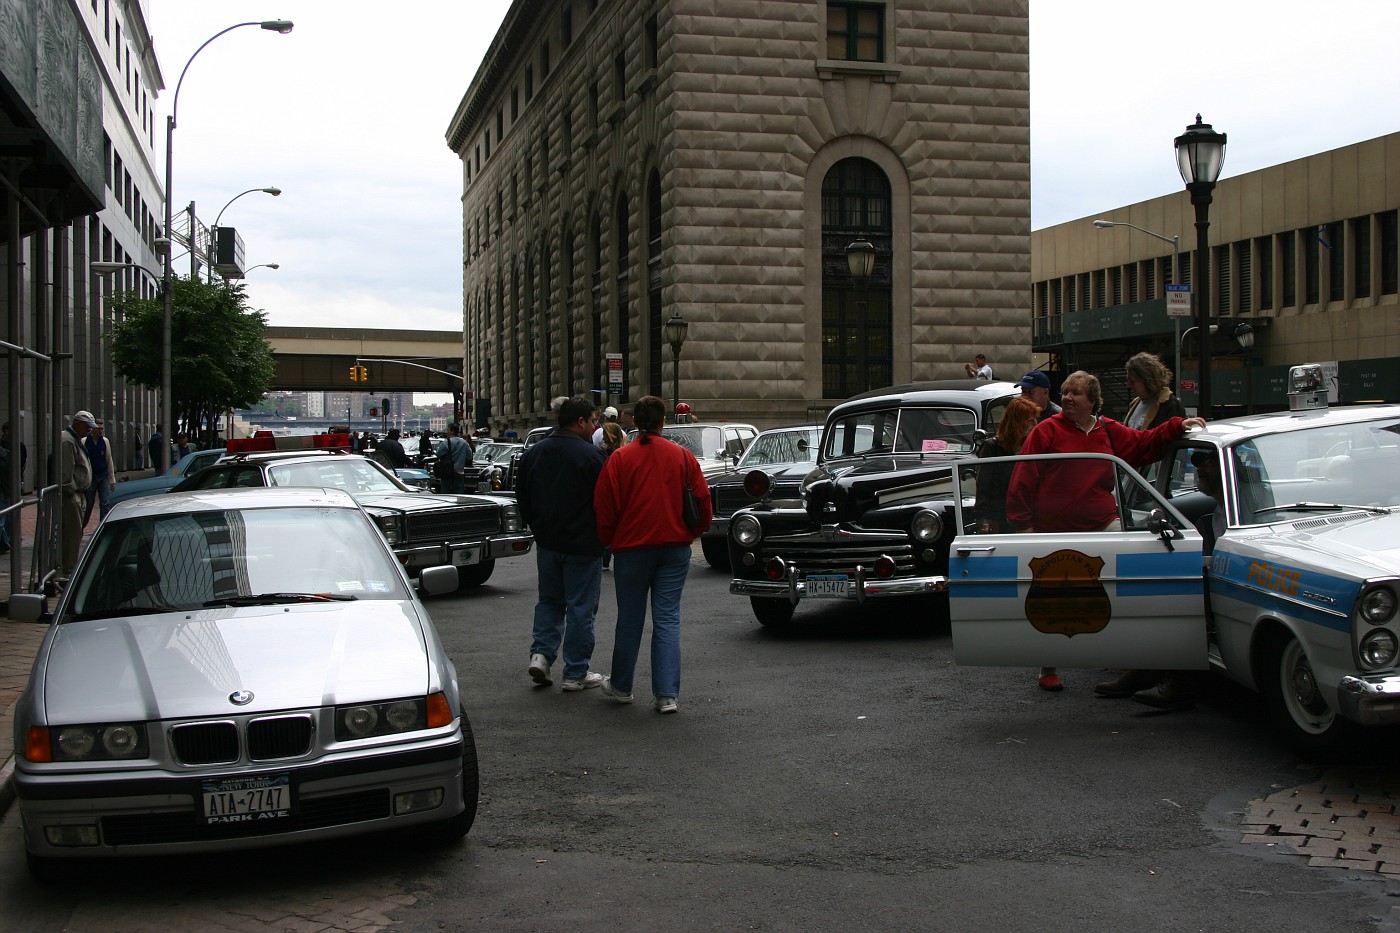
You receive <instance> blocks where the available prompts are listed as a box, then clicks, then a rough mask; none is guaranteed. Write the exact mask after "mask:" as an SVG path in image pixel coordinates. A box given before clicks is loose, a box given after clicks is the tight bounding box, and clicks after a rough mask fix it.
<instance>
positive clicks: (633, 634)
mask: <svg viewBox="0 0 1400 933" xmlns="http://www.w3.org/2000/svg"><path fill="white" fill-rule="evenodd" d="M633 415H634V418H635V421H636V425H637V428H638V434H637V439H636V441H634V442H633V443H630V444H627V445H626V446H624V447H622V448H620V449H618V450H616V451H614V452H613V454H612V455H611V456H610V457H608V460H607V463H605V464H604V465H603V473H602V475H601V476H600V477H598V488H597V491H596V492H595V493H594V496H593V507H594V509H595V510H596V511H597V513H598V538H599V540H601V541H602V543H603V544H604V545H605V546H608V547H611V548H612V553H613V585H614V587H615V588H616V592H617V633H616V636H615V638H614V639H613V657H612V672H611V674H609V675H608V677H606V678H604V679H603V684H602V692H603V694H604V695H605V696H608V697H611V698H612V699H614V700H616V701H617V702H619V703H631V702H632V681H633V678H634V675H635V672H636V667H637V655H638V653H639V652H640V650H641V646H642V630H643V629H644V628H646V619H647V601H648V599H650V602H651V692H652V695H653V696H654V697H655V700H654V706H655V707H656V711H657V712H658V713H674V712H676V711H677V709H678V708H679V706H678V703H677V700H678V698H679V697H680V692H681V593H682V592H683V591H684V589H685V578H686V574H687V573H688V572H689V571H690V561H691V556H692V555H691V545H692V544H693V543H694V541H695V539H696V538H697V537H699V536H700V534H701V533H702V532H703V531H704V530H705V529H706V528H709V527H710V521H711V519H712V517H713V512H712V508H711V505H710V487H709V485H708V484H707V483H706V482H705V475H704V474H703V473H702V472H701V471H700V464H699V463H697V462H696V460H695V457H694V455H693V454H691V453H690V451H688V450H686V449H685V448H684V447H681V446H680V445H678V444H674V443H672V442H671V441H669V440H667V439H666V438H665V437H664V436H662V430H661V429H662V422H663V420H664V419H665V416H666V403H665V402H663V401H662V400H661V399H659V398H657V397H656V396H654V395H648V396H646V397H645V398H643V399H642V400H641V401H639V402H637V405H636V407H635V409H634V410H633ZM685 493H688V494H689V495H691V496H693V497H694V498H695V500H696V502H695V504H696V506H697V508H698V511H699V514H700V524H699V526H698V527H695V528H691V527H690V526H688V525H687V524H686V522H685V520H684V518H683V517H682V511H681V496H682V494H685Z"/></svg>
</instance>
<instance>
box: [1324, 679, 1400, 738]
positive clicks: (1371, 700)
mask: <svg viewBox="0 0 1400 933" xmlns="http://www.w3.org/2000/svg"><path fill="white" fill-rule="evenodd" d="M1337 703H1338V705H1339V706H1340V707H1341V709H1340V710H1339V712H1340V713H1341V714H1342V715H1343V716H1345V717H1346V718H1347V719H1350V720H1351V721H1352V722H1356V723H1360V724H1361V725H1363V726H1389V725H1394V724H1396V723H1400V674H1388V675H1380V676H1372V677H1354V676H1351V675H1347V676H1346V677H1343V678H1342V680H1341V683H1339V684H1338V685H1337Z"/></svg>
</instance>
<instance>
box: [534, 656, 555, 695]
mask: <svg viewBox="0 0 1400 933" xmlns="http://www.w3.org/2000/svg"><path fill="white" fill-rule="evenodd" d="M530 679H531V680H533V681H534V682H535V683H537V684H539V685H540V686H542V687H548V686H549V685H550V684H552V683H554V678H553V677H550V676H549V660H548V659H547V658H546V657H545V656H544V655H542V654H532V655H530Z"/></svg>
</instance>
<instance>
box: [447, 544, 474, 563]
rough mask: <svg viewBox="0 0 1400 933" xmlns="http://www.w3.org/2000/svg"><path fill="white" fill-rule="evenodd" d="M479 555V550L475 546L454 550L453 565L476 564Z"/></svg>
mask: <svg viewBox="0 0 1400 933" xmlns="http://www.w3.org/2000/svg"><path fill="white" fill-rule="evenodd" d="M478 555H479V552H478V551H477V549H476V548H474V547H469V548H463V549H462V550H460V551H453V552H452V565H453V566H454V567H467V566H469V565H471V564H475V563H476V562H477V559H478Z"/></svg>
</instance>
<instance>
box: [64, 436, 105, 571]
mask: <svg viewBox="0 0 1400 933" xmlns="http://www.w3.org/2000/svg"><path fill="white" fill-rule="evenodd" d="M95 427H97V419H96V418H94V417H93V416H92V412H90V411H80V412H78V413H76V414H75V415H73V420H72V422H71V423H70V424H69V426H68V428H67V429H66V430H64V431H63V432H62V433H61V434H60V435H59V437H58V482H59V487H60V494H59V495H60V499H61V501H60V505H59V511H60V512H61V514H62V516H63V524H62V527H61V533H60V535H59V542H60V545H61V546H60V548H59V556H58V580H59V582H65V581H67V579H68V577H69V575H70V574H72V573H73V567H74V566H76V565H77V563H78V546H79V545H81V544H82V543H83V506H84V505H86V504H87V490H88V487H89V486H91V485H92V463H91V462H90V461H89V460H88V455H87V451H85V450H83V439H84V438H86V437H87V436H88V432H89V431H91V430H92V429H93V428H95Z"/></svg>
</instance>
